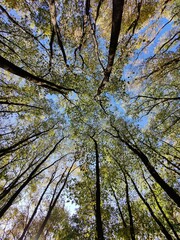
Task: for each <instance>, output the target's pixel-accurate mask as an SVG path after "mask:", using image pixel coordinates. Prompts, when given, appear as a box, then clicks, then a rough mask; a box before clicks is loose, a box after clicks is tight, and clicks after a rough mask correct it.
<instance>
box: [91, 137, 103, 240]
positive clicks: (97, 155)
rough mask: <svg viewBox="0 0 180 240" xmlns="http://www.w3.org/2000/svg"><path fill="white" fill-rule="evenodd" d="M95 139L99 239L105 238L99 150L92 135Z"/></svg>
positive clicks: (97, 228)
mask: <svg viewBox="0 0 180 240" xmlns="http://www.w3.org/2000/svg"><path fill="white" fill-rule="evenodd" d="M91 138H92V140H93V141H94V145H95V152H96V230H97V237H98V240H104V234H103V226H102V218H101V190H100V169H99V152H98V144H97V141H96V140H95V139H94V138H93V137H91Z"/></svg>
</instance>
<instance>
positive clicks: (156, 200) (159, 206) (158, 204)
mask: <svg viewBox="0 0 180 240" xmlns="http://www.w3.org/2000/svg"><path fill="white" fill-rule="evenodd" d="M143 178H144V180H145V182H146V183H147V185H148V187H149V189H150V190H151V192H152V194H153V196H154V199H155V202H156V204H157V206H158V208H159V210H160V211H161V213H162V215H163V217H164V218H165V220H166V222H167V223H168V225H169V226H170V228H171V230H172V231H173V233H174V235H175V237H176V239H177V240H179V236H178V234H177V232H176V231H175V229H174V227H173V225H172V224H171V222H170V221H169V219H168V217H167V216H166V214H165V212H164V211H163V209H162V207H161V205H160V203H159V202H158V199H157V197H156V194H155V193H154V191H153V189H152V188H151V186H150V184H149V183H148V181H147V179H146V178H145V176H144V174H143Z"/></svg>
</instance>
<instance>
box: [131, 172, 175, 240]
mask: <svg viewBox="0 0 180 240" xmlns="http://www.w3.org/2000/svg"><path fill="white" fill-rule="evenodd" d="M128 176H129V177H130V179H131V181H132V183H133V186H134V188H135V190H136V192H137V194H138V195H139V197H140V198H141V200H142V201H143V202H144V204H145V205H146V207H147V208H148V210H149V212H150V214H151V216H152V217H153V219H154V220H155V221H156V223H157V224H158V225H159V227H160V229H161V231H162V233H163V234H164V235H165V237H166V238H167V239H168V240H173V238H172V237H171V235H170V234H169V233H168V231H167V230H166V228H165V227H164V225H163V224H162V223H161V221H160V220H159V219H158V218H157V217H156V215H155V214H154V212H153V210H152V208H151V207H150V205H149V203H148V202H147V201H146V199H145V198H144V197H143V196H142V195H141V193H140V192H139V190H138V188H137V186H136V184H135V182H134V180H133V179H132V178H131V176H130V175H129V174H128Z"/></svg>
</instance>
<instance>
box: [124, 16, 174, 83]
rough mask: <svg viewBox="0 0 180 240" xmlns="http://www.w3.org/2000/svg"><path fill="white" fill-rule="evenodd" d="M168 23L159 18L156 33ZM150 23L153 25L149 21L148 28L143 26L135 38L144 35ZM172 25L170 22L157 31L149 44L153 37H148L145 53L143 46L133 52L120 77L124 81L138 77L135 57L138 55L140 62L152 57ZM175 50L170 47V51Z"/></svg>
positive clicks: (164, 19) (166, 20)
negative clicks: (148, 42)
mask: <svg viewBox="0 0 180 240" xmlns="http://www.w3.org/2000/svg"><path fill="white" fill-rule="evenodd" d="M168 22H169V20H168V19H167V18H161V19H160V20H159V25H158V26H159V28H158V27H157V32H158V30H159V29H160V28H161V27H162V26H164V25H165V24H167V23H168ZM152 23H153V20H152V21H150V23H149V24H148V26H145V27H144V28H143V29H142V30H141V31H139V33H138V34H136V37H137V38H138V37H139V36H141V35H142V34H144V33H145V32H146V31H147V29H148V28H150V26H151V24H152ZM173 23H174V22H173V21H172V22H169V23H168V24H167V25H166V26H164V27H163V28H162V29H161V30H160V31H159V33H158V34H157V36H156V37H155V39H154V40H153V41H152V42H151V39H152V38H153V37H151V35H150V36H149V40H148V41H150V42H151V43H150V44H149V46H147V48H146V51H144V50H143V51H142V49H143V48H144V46H142V47H141V48H140V49H137V50H135V54H134V55H133V56H132V57H131V58H130V59H129V63H128V64H127V65H126V66H125V67H124V69H123V74H122V77H123V79H124V80H125V81H130V80H133V78H134V77H135V76H137V75H138V71H139V68H138V67H137V66H136V64H135V61H136V60H137V55H138V54H139V55H138V59H139V60H141V61H144V60H146V59H148V58H150V57H152V56H154V54H155V48H156V46H157V45H158V44H159V43H160V42H161V39H162V37H163V36H164V35H165V34H167V33H168V32H169V31H170V30H171V29H172V28H173ZM176 49H177V46H176V45H175V46H173V47H171V51H176ZM130 75H131V76H130Z"/></svg>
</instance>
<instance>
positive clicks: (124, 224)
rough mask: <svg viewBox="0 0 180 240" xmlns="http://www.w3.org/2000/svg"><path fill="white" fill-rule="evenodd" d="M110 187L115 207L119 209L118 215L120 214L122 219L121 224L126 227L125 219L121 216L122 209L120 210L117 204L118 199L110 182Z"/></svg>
mask: <svg viewBox="0 0 180 240" xmlns="http://www.w3.org/2000/svg"><path fill="white" fill-rule="evenodd" d="M110 188H111V191H112V193H113V196H114V199H115V201H116V205H117V208H118V211H119V215H120V217H121V219H122V222H123V226H124V228H127V224H126V221H125V219H124V217H123V213H122V211H121V208H120V205H119V201H118V199H117V196H116V193H115V191H114V189H113V187H112V186H111V184H110Z"/></svg>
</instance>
